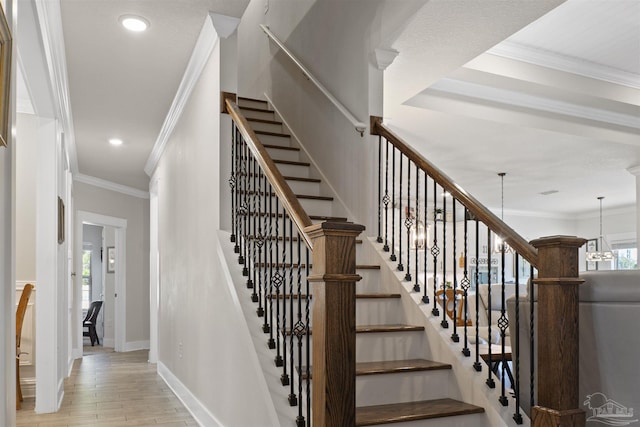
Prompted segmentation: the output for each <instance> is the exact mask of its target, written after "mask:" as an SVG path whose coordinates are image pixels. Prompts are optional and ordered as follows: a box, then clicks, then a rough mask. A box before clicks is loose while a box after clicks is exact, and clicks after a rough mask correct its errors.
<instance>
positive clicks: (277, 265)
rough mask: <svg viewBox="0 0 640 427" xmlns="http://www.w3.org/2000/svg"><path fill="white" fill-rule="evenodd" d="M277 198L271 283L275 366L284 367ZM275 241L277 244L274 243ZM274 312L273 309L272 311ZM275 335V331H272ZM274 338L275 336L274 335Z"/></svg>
mask: <svg viewBox="0 0 640 427" xmlns="http://www.w3.org/2000/svg"><path fill="white" fill-rule="evenodd" d="M274 198H275V205H276V212H275V216H274V218H273V221H274V222H275V224H276V227H275V228H276V230H275V234H271V236H270V238H271V242H273V244H274V246H275V255H276V260H275V267H274V268H275V270H276V271H275V272H274V273H273V275H272V276H271V283H272V284H273V287H274V288H275V289H276V295H275V301H276V327H275V337H276V343H275V344H276V358H275V364H276V366H282V364H283V363H284V362H283V360H282V355H281V354H280V328H281V326H282V325H281V324H280V305H281V304H283V302H284V299H281V298H280V295H281V294H280V288H281V286H282V275H281V274H280V201H279V200H278V198H277V197H274ZM274 240H275V242H274ZM271 298H272V300H271V305H272V306H273V294H272V297H271ZM272 310H273V309H272ZM271 325H272V326H273V319H272V320H271ZM271 333H272V334H273V329H272V330H271ZM272 336H273V335H272Z"/></svg>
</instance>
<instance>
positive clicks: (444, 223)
mask: <svg viewBox="0 0 640 427" xmlns="http://www.w3.org/2000/svg"><path fill="white" fill-rule="evenodd" d="M442 290H443V291H444V292H442V321H441V322H440V326H442V327H443V328H444V329H447V328H448V327H449V321H448V320H447V196H446V193H445V191H444V189H442Z"/></svg>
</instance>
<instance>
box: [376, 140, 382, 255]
mask: <svg viewBox="0 0 640 427" xmlns="http://www.w3.org/2000/svg"><path fill="white" fill-rule="evenodd" d="M376 242H378V243H382V137H381V136H380V135H378V238H377V239H376Z"/></svg>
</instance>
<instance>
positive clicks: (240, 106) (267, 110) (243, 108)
mask: <svg viewBox="0 0 640 427" xmlns="http://www.w3.org/2000/svg"><path fill="white" fill-rule="evenodd" d="M238 107H239V108H240V109H241V110H247V111H260V112H262V113H273V110H269V109H266V108H256V107H245V106H244V105H238ZM256 133H257V132H256Z"/></svg>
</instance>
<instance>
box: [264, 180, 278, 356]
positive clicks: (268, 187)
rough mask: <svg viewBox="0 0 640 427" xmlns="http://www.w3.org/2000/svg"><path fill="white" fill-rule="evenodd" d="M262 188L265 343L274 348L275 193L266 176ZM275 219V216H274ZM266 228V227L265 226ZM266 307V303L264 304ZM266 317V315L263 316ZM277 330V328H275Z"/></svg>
mask: <svg viewBox="0 0 640 427" xmlns="http://www.w3.org/2000/svg"><path fill="white" fill-rule="evenodd" d="M264 188H265V194H264V197H265V203H266V202H269V213H268V216H265V217H264V218H265V223H266V222H268V223H269V228H268V229H267V230H268V232H269V234H268V242H269V250H268V251H265V254H264V259H265V261H266V260H267V254H268V255H269V264H268V268H265V273H267V274H268V275H267V278H266V280H265V284H266V283H269V291H268V292H267V288H266V286H265V293H266V294H267V298H265V304H267V303H268V304H269V339H268V341H267V345H268V346H269V348H270V349H275V348H276V341H275V339H274V338H273V285H274V283H273V268H274V265H273V219H274V217H273V199H274V197H272V196H273V195H275V193H273V192H272V191H271V184H269V181H268V180H267V176H266V175H265V176H264ZM266 211H267V209H266V206H265V215H266ZM276 219H277V218H276ZM265 228H267V227H265ZM277 304H278V300H276V305H277ZM265 308H266V305H265ZM265 318H266V316H265ZM276 332H277V330H276Z"/></svg>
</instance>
